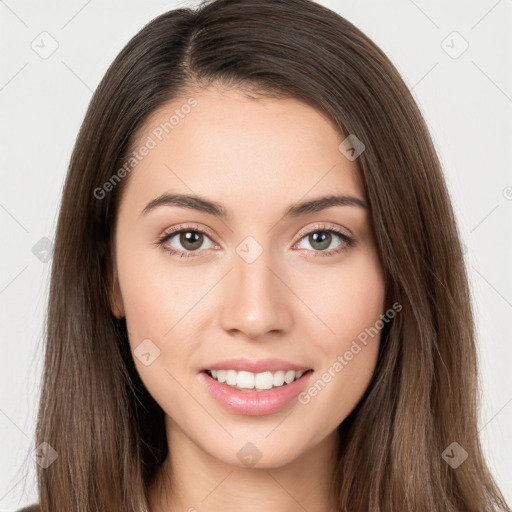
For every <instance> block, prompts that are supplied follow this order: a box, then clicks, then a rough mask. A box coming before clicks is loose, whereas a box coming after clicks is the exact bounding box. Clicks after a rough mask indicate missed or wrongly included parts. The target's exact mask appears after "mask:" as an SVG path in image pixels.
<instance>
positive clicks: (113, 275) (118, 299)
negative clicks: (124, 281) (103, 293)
mask: <svg viewBox="0 0 512 512" xmlns="http://www.w3.org/2000/svg"><path fill="white" fill-rule="evenodd" d="M107 274H108V275H107V277H108V299H109V303H110V309H111V311H112V314H113V315H114V316H115V317H116V318H117V319H120V318H123V317H124V316H125V313H124V304H123V298H122V296H121V289H120V288H119V279H118V278H117V269H116V268H115V266H112V265H109V267H108V271H107Z"/></svg>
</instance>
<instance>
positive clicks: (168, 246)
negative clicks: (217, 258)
mask: <svg viewBox="0 0 512 512" xmlns="http://www.w3.org/2000/svg"><path fill="white" fill-rule="evenodd" d="M205 242H209V243H210V245H206V247H204V245H205ZM158 245H160V246H162V247H163V248H164V249H165V250H166V251H168V252H169V253H171V254H172V255H179V256H180V258H188V257H194V256H196V254H194V253H197V256H199V255H200V253H201V252H202V250H203V249H210V248H212V247H213V246H214V244H213V243H212V241H211V238H210V237H209V236H208V235H207V234H206V233H205V232H203V231H201V230H200V229H195V228H194V229H193V228H183V227H182V229H174V230H173V231H171V232H170V233H169V232H168V233H166V234H165V235H164V236H163V237H162V238H160V239H159V240H158ZM200 249H201V250H200Z"/></svg>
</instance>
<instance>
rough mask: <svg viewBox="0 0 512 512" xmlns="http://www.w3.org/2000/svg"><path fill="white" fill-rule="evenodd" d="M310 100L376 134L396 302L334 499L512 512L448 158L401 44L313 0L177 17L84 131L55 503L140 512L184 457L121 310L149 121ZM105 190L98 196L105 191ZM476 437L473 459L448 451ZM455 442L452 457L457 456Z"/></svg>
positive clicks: (59, 250) (418, 511) (68, 245)
mask: <svg viewBox="0 0 512 512" xmlns="http://www.w3.org/2000/svg"><path fill="white" fill-rule="evenodd" d="M212 84H213V85H219V84H220V85H222V86H224V87H234V88H238V89H240V90H243V91H246V92H247V93H251V94H253V95H254V94H259V95H261V96H271V95H272V96H274V97H293V98H297V99H300V100H303V101H305V102H307V103H309V104H311V105H313V106H314V107H315V108H317V109H319V110H320V111H322V112H323V113H325V114H326V115H328V116H329V117H330V118H331V119H332V120H333V121H334V122H335V123H336V125H337V126H338V127H339V130H340V133H341V134H344V135H345V136H348V135H349V134H355V135H356V136H357V138H358V139H359V140H361V141H362V142H363V143H364V145H365V150H364V152H363V153H361V155H360V156H359V157H358V159H357V163H358V165H359V169H360V172H361V175H362V177H363V181H364V185H365V191H366V195H367V198H368V201H369V204H370V209H371V218H372V222H373V227H374V231H375V236H376V241H377V246H378V250H379V253H380V256H381V260H382V264H383V267H384V272H385V276H386V291H387V300H388V302H389V305H390V304H392V303H394V302H398V303H399V304H401V306H402V310H401V312H400V314H399V315H397V316H396V317H395V318H394V320H393V322H391V323H390V324H389V326H387V328H385V329H384V331H383V333H382V339H381V347H380V351H379V358H378V363H377V367H376V370H375V373H374V376H373V379H372V381H371V383H370V386H369V387H368V389H367V391H366V393H365V395H364V397H363V398H362V399H361V401H360V402H359V404H358V405H357V407H356V408H355V409H354V410H353V411H352V413H351V414H350V415H349V417H348V418H346V419H345V421H343V423H342V424H341V425H340V427H339V433H340V439H341V441H342V442H341V443H340V449H339V453H338V460H339V462H338V465H337V469H336V472H335V474H334V475H333V479H332V492H333V496H334V497H335V501H336V502H337V503H338V505H339V507H338V508H339V510H340V511H349V510H350V511H351V512H356V511H361V512H362V511H375V512H378V511H380V512H390V511H405V510H407V511H414V512H432V511H434V510H436V511H437V510H439V511H441V510H442V511H443V512H451V511H475V512H476V511H478V512H484V511H490V510H495V508H494V507H496V506H499V507H501V508H503V509H505V508H507V505H506V503H505V501H504V498H503V496H502V494H501V493H500V491H499V489H498V487H497V485H496V483H495V481H494V480H493V478H492V476H491V473H490V472H489V470H488V467H487V466H486V463H485V460H484V456H483V453H482V448H481V445H480V440H479V435H478V427H477V405H478V404H477V396H478V379H477V356H476V347H475V330H474V320H473V313H472V309H471V298H470V293H469V288H468V277H467V274H466V269H465V265H464V260H463V255H462V250H461V246H460V243H459V234H458V230H457V225H456V221H455V218H454V213H453V210H452V206H451V204H450V198H449V195H448V192H447V188H446V185H445V181H444V178H443V175H442V170H441V166H440V162H439V160H438V157H437V155H436V151H435V149H434V146H433V144H432V141H431V138H430V135H429V132H428V130H427V127H426V125H425V122H424V120H423V118H422V116H421V114H420V111H419V109H418V107H417V105H416V103H415V101H414V99H413V98H412V96H411V94H410V91H409V90H408V88H407V86H406V85H405V83H404V82H403V80H402V79H401V77H400V76H399V74H398V72H397V70H396V69H395V68H394V66H393V65H392V64H391V62H390V60H389V59H388V58H387V57H386V55H385V54H384V53H383V52H382V51H381V50H380V49H379V48H378V47H377V46H376V45H375V44H374V43H373V42H372V41H371V40H370V39H369V38H368V37H367V36H365V35H364V34H363V33H362V32H361V31H360V30H358V29H357V28H356V27H354V26H353V25H352V24H351V23H349V22H348V21H347V20H345V19H344V18H343V17H341V16H339V15H337V14H336V13H334V12H332V11H330V10H329V9H327V8H325V7H322V6H320V5H318V4H316V3H314V2H312V1H310V0H215V1H211V2H206V3H203V4H202V5H201V6H199V7H198V8H197V9H196V10H192V9H177V10H173V11H169V12H166V13H165V14H162V15H161V16H159V17H157V18H156V19H154V20H153V21H151V22H150V23H149V24H148V25H146V26H145V27H144V28H143V29H142V30H141V31H140V32H139V33H138V34H136V35H135V36H134V37H133V38H132V39H131V40H130V41H129V43H128V44H127V45H126V47H125V48H124V49H123V50H122V51H121V53H120V54H119V55H118V56H117V58H116V59H115V60H114V62H113V63H112V65H111V66H110V67H109V69H108V71H107V73H106V75H105V77H104V78H103V80H102V81H101V83H100V85H99V86H98V88H97V90H96V92H95V94H94V96H93V98H92V100H91V103H90V106H89V109H88V111H87V114H86V117H85V119H84V122H83V124H82V127H81V130H80V133H79V135H78V138H77V141H76V146H75V148H74V151H73V154H72V158H71V162H70V165H69V170H68V174H67V178H66V182H65V186H64V191H63V197H62V204H61V208H60V215H59V220H58V226H57V232H56V237H55V249H54V257H53V265H52V273H51V286H50V297H49V304H48V314H47V325H46V352H45V366H44V373H43V382H42V393H41V401H40V407H39V413H38V421H37V432H36V446H38V445H40V444H41V443H43V442H46V443H48V444H49V445H50V446H51V447H52V448H53V449H54V450H55V451H56V453H57V454H58V458H57V459H56V460H55V461H54V462H53V463H52V464H50V465H49V466H48V467H47V468H42V467H38V486H39V498H40V507H41V510H42V511H43V512H60V511H73V512H92V511H94V512H107V511H108V512H112V511H123V512H124V511H130V512H140V511H141V510H144V509H145V508H146V507H147V491H148V486H149V484H150V482H151V481H152V478H153V477H154V476H155V474H156V470H157V469H158V467H159V466H160V465H161V464H162V462H163V460H164V459H165V458H166V456H167V454H168V450H169V448H170V449H171V450H172V447H168V446H167V441H166V436H165V429H164V413H163V411H162V409H161V408H160V407H159V406H158V404H157V403H156V402H155V401H154V400H153V398H152V397H151V396H150V395H149V393H148V392H147V390H146V389H145V387H144V385H143V384H142V382H141V380H140V378H139V376H138V374H137V371H136V369H135V366H134V363H133V359H132V355H131V353H130V349H129V344H128V337H127V331H126V323H125V320H124V319H116V318H115V317H114V316H113V315H112V313H111V309H110V304H109V287H110V286H111V283H110V281H109V272H110V269H111V261H112V256H113V255H112V250H111V248H112V243H111V242H112V234H113V231H114V227H115V219H116V212H117V206H118V203H119V198H120V196H121V192H122V190H123V187H124V186H125V185H126V182H127V181H128V180H129V178H130V176H129V175H127V176H124V177H123V179H122V180H121V182H120V183H119V184H118V186H115V187H113V190H112V191H110V192H109V193H105V194H103V193H101V194H98V193H95V190H96V191H97V190H98V188H101V187H102V186H103V185H104V184H105V183H107V182H108V181H109V180H110V179H111V178H112V176H114V175H115V174H116V172H117V171H118V170H119V169H120V168H121V167H122V166H123V164H124V163H125V162H126V158H127V155H128V154H129V152H130V151H131V149H132V145H133V142H134V140H135V139H134V137H135V135H136V131H137V129H138V128H140V126H141V125H142V123H143V122H144V121H145V120H146V119H147V118H148V116H149V115H150V114H151V113H152V112H153V111H155V110H156V109H158V108H159V107H160V106H162V105H163V104H164V103H166V102H167V101H169V100H172V99H176V98H178V97H185V95H186V94H188V93H190V91H200V90H201V89H204V88H206V87H208V86H211V85H212ZM100 195H101V196H102V197H98V196H100ZM454 442H456V443H458V445H457V446H456V448H457V449H459V450H460V448H458V446H459V445H460V447H461V448H463V449H464V450H465V452H467V454H468V457H467V459H466V460H465V461H464V462H463V463H462V464H460V465H459V466H458V467H456V468H455V467H453V466H452V465H450V464H449V463H447V462H446V458H445V457H443V453H444V452H445V450H446V449H447V448H448V449H449V447H450V446H451V445H452V443H454ZM453 449H454V448H453V446H452V451H453Z"/></svg>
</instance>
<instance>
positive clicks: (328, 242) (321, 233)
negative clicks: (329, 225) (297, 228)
mask: <svg viewBox="0 0 512 512" xmlns="http://www.w3.org/2000/svg"><path fill="white" fill-rule="evenodd" d="M336 239H338V244H336ZM303 241H306V242H307V243H308V244H309V246H310V247H300V244H302V243H304V242H303ZM354 243H355V240H354V239H353V238H352V237H350V236H348V235H346V234H345V233H342V232H341V231H338V230H337V229H323V228H322V229H320V228H317V229H316V230H314V231H310V232H309V233H306V234H304V235H303V237H302V238H301V239H300V241H299V244H298V247H299V249H308V251H309V252H311V253H312V255H313V256H334V255H336V254H339V253H341V252H343V251H345V250H346V249H348V248H349V247H352V246H353V245H354Z"/></svg>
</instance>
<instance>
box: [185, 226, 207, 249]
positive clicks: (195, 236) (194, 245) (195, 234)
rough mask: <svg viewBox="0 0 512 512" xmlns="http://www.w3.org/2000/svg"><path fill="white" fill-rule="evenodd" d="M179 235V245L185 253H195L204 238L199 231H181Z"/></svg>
mask: <svg viewBox="0 0 512 512" xmlns="http://www.w3.org/2000/svg"><path fill="white" fill-rule="evenodd" d="M179 235H180V237H179V241H180V244H181V246H182V247H183V248H184V249H185V250H187V251H196V250H197V249H199V248H200V247H201V245H203V241H204V236H203V233H200V232H199V231H181V232H180V233H179Z"/></svg>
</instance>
